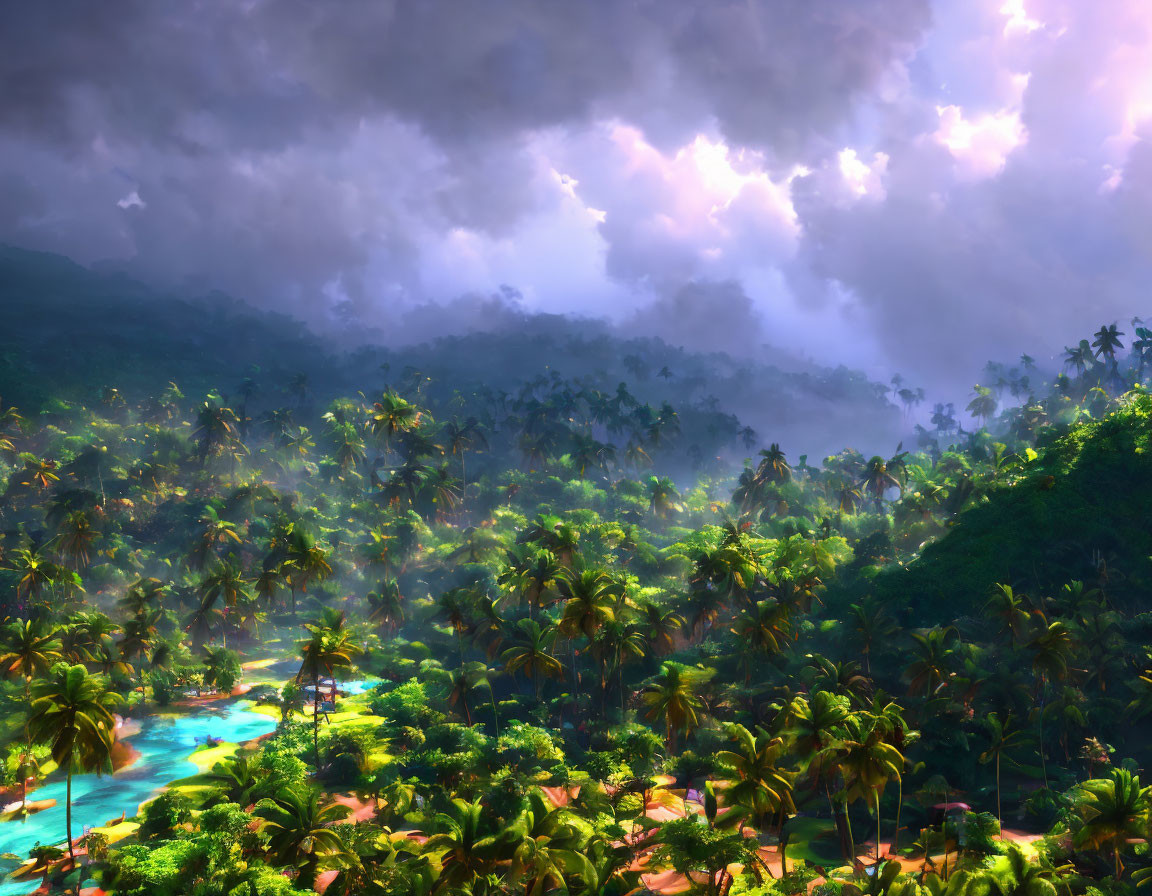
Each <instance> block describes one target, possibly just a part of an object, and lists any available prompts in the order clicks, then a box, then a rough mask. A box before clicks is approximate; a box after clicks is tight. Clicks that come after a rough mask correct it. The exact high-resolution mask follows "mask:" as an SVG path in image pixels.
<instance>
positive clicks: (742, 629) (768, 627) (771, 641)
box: [732, 598, 792, 682]
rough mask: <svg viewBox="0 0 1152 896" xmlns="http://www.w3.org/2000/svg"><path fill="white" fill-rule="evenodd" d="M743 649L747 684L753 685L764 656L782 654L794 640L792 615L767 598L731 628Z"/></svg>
mask: <svg viewBox="0 0 1152 896" xmlns="http://www.w3.org/2000/svg"><path fill="white" fill-rule="evenodd" d="M732 633H733V634H734V635H736V639H737V640H736V643H737V644H739V645H740V649H741V651H742V655H743V659H742V662H743V664H744V680H745V681H746V682H747V681H751V678H752V670H753V668H755V667H756V665H757V664H758V663H759V662H760V661H762V660H763V658H764V657H765V656H770V655H774V654H777V653H780V652H781V651H782V650H783V649H784V647H785V646H786V645H787V643H788V639H789V638H790V637H791V636H792V622H791V613H790V611H789V609H788V608H787V607H786V606H784V605H783V604H781V603H780V602H779V601H776V600H773V599H772V598H768V599H767V600H762V601H760V602H758V603H757V604H756V606H755V607H754V608H752V609H749V610H746V611H745V612H743V613H741V614H740V615H739V616H738V617H737V619H736V624H735V625H734V626H733V628H732Z"/></svg>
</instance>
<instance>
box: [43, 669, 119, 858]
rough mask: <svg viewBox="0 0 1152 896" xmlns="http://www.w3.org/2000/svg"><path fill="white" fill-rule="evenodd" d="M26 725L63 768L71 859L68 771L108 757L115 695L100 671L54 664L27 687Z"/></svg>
mask: <svg viewBox="0 0 1152 896" xmlns="http://www.w3.org/2000/svg"><path fill="white" fill-rule="evenodd" d="M32 696H33V698H34V699H33V702H32V714H31V716H30V717H29V719H28V730H29V732H30V733H31V737H32V740H33V742H35V743H41V744H47V745H48V747H49V749H50V751H51V753H52V758H53V760H55V762H56V764H57V765H58V766H60V767H61V768H62V769H64V771H65V773H66V774H67V780H68V783H67V789H66V790H65V794H66V795H65V799H66V806H67V809H66V814H65V819H66V822H65V823H66V825H67V836H68V855H69V856H70V857H71V859H72V861H73V862H75V861H76V851H75V849H74V848H73V845H72V774H73V772H75V771H81V772H93V771H100V770H102V769H104V768H105V767H107V766H108V765H109V764H110V762H111V760H112V741H113V733H114V731H115V726H116V721H115V719H114V718H113V717H112V713H111V711H110V708H111V707H113V706H115V705H116V704H117V703H118V702H119V701H120V697H119V695H117V694H114V693H111V692H109V691H108V689H107V685H106V683H105V680H104V678H103V677H101V676H96V675H90V674H89V673H88V670H87V669H85V668H84V667H83V666H67V665H64V664H63V663H61V664H59V665H57V666H55V667H54V668H53V669H52V671H51V673H50V674H49V675H48V677H46V678H44V679H41V680H40V681H37V682H36V684H35V686H34V687H33V689H32Z"/></svg>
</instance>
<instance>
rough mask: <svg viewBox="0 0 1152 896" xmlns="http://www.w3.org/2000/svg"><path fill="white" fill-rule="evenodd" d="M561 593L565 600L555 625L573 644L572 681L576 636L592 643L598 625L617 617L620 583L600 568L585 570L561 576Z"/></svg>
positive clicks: (574, 673)
mask: <svg viewBox="0 0 1152 896" xmlns="http://www.w3.org/2000/svg"><path fill="white" fill-rule="evenodd" d="M560 593H561V594H562V595H563V596H564V598H565V600H566V602H565V604H564V610H563V612H562V613H561V615H560V621H559V623H557V626H556V627H557V629H558V630H559V632H560V634H562V635H564V637H566V638H568V640H569V643H570V644H571V645H572V681H573V682H575V681H576V638H577V636H579V635H581V634H582V635H584V637H585V638H587V639H588V641H589V642H592V641H594V640H595V638H596V633H597V632H598V631H599V630H600V627H601V626H602V625H604V624H605V623H607V622H611V621H613V620H614V619H615V618H616V604H617V601H618V600H619V599H620V597H621V586H620V584H619V583H618V582H616V581H615V580H613V579H612V578H611V577H609V575H608V574H607V573H606V572H604V571H603V570H602V569H585V570H581V572H580V573H579V575H576V576H573V577H570V578H566V579H561V580H560ZM601 679H603V674H602V675H601Z"/></svg>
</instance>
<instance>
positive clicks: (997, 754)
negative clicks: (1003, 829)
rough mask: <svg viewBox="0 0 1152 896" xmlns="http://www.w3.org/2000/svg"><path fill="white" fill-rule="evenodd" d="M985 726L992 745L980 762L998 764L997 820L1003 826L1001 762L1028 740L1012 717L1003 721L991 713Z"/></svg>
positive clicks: (983, 754)
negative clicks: (1006, 753)
mask: <svg viewBox="0 0 1152 896" xmlns="http://www.w3.org/2000/svg"><path fill="white" fill-rule="evenodd" d="M984 726H985V728H987V730H988V738H989V740H990V741H991V743H990V744H989V746H988V749H987V750H985V751H984V752H983V753H981V754H980V762H982V763H987V762H995V763H996V820H997V821H998V822H1000V823H1001V824H1003V818H1004V816H1003V815H1002V814H1001V811H1000V760H1001V758H1002V757H1003V755H1004V753H1005V752H1007V751H1010V750H1012V749H1014V748H1016V747H1021V746H1024V745H1025V743H1026V742H1027V740H1028V739H1027V737H1026V736H1025V734H1024V732H1023V731H1022V730H1021V729H1019V728H1016V727H1014V726H1013V725H1012V716H1011V715H1007V716H1005V717H1004V720H1003V721H1001V720H1000V717H999V716H998V715H997V714H996V713H994V712H990V713H988V715H987V716H986V717H985V718H984Z"/></svg>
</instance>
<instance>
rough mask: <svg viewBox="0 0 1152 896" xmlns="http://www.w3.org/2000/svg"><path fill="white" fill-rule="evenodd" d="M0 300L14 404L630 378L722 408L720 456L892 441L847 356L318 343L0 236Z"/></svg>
mask: <svg viewBox="0 0 1152 896" xmlns="http://www.w3.org/2000/svg"><path fill="white" fill-rule="evenodd" d="M0 306H2V307H3V308H4V312H5V324H6V325H5V327H4V328H3V329H2V330H0V396H2V397H3V398H4V399H5V400H8V401H11V402H13V403H15V404H18V405H20V406H21V407H25V408H35V407H39V406H43V404H44V403H45V402H46V401H47V400H49V398H50V397H56V398H61V397H69V398H72V399H76V400H85V399H92V398H94V397H96V396H98V395H99V393H100V390H101V389H103V388H104V387H106V386H113V387H115V388H117V389H119V390H120V391H121V392H123V393H124V394H125V395H127V396H129V397H133V398H139V397H142V396H144V395H148V394H151V393H154V392H156V391H158V390H160V389H162V388H163V387H164V386H165V385H166V384H167V383H168V382H169V381H173V382H176V383H177V384H178V385H179V386H180V388H181V389H183V390H184V391H185V392H186V393H187V394H189V395H196V394H203V393H205V392H207V391H208V390H209V389H220V390H223V391H224V392H225V393H226V394H227V392H228V391H229V390H230V389H232V388H235V387H236V386H238V385H239V382H240V379H242V378H243V377H245V376H248V377H251V378H252V379H254V380H256V381H257V382H258V383H259V384H260V386H261V388H262V390H263V391H264V392H265V393H266V394H268V395H271V394H273V393H275V392H277V391H279V392H285V391H287V390H288V388H289V384H290V383H291V382H292V381H293V380H294V379H297V378H299V377H300V376H301V375H303V376H304V377H306V379H307V389H308V390H309V393H310V396H311V397H312V398H313V399H315V400H316V401H318V402H320V403H323V402H324V401H325V400H326V399H327V398H330V397H333V396H335V395H337V394H341V393H343V392H349V391H358V390H366V389H372V388H382V387H384V386H385V385H387V384H399V383H407V384H408V385H419V387H420V389H421V392H422V394H423V395H424V396H425V397H426V400H428V401H429V402H431V403H432V404H434V405H445V404H447V403H448V402H450V401H451V399H452V396H453V394H454V393H455V392H457V391H459V390H460V389H462V388H472V387H473V386H483V387H485V388H487V389H489V390H491V391H492V393H494V394H499V393H501V392H503V393H508V394H513V393H516V392H517V391H518V390H519V389H521V388H522V387H523V386H524V385H525V384H529V383H532V382H534V381H541V380H542V378H547V377H551V376H553V375H559V376H561V377H563V378H565V379H572V380H580V381H582V382H586V383H587V384H588V385H591V386H594V387H595V388H599V389H602V390H605V391H614V390H615V389H616V388H617V386H618V385H619V384H620V383H622V382H627V383H628V386H629V388H631V389H632V390H633V391H635V392H636V393H637V395H638V396H639V397H641V398H643V399H644V400H645V401H647V402H649V403H652V404H654V405H658V404H660V403H662V402H665V401H668V402H671V403H673V404H675V405H676V406H677V408H679V409H681V413H683V412H684V411H685V410H688V409H690V408H692V407H697V408H700V409H702V410H704V411H706V412H708V413H720V414H727V415H730V417H731V419H730V421H729V422H728V424H727V425H726V428H727V429H728V430H729V432H728V435H729V436H730V437H731V438H730V439H729V440H728V441H729V446H728V447H729V448H730V449H731V453H732V456H733V457H739V456H741V455H742V454H747V453H748V451H749V449H750V448H752V447H753V446H754V445H757V444H758V443H759V442H762V441H766V440H770V441H776V442H780V443H781V444H783V445H785V447H787V448H788V449H789V450H790V451H792V452H793V453H795V454H797V455H799V454H809V455H811V457H812V458H813V459H816V458H820V457H823V456H824V454H826V453H830V452H832V451H834V450H838V449H839V448H841V447H843V445H844V444H845V442H846V440H847V443H848V444H851V445H852V446H853V447H857V448H859V449H860V450H861V451H863V452H865V453H872V452H874V451H889V450H891V448H892V447H893V446H894V445H895V443H896V441H898V439H899V432H900V428H901V426H900V413H899V411H897V409H896V407H895V406H894V405H893V404H891V402H890V401H889V400H888V399H887V398H886V397H885V396H886V389H885V388H884V387H883V386H881V385H879V384H876V383H872V382H869V381H868V379H867V378H866V377H865V376H864V375H863V374H861V373H859V372H856V371H852V370H849V369H847V368H845V367H838V368H835V369H829V368H819V367H815V366H810V367H807V368H806V369H803V370H785V369H781V368H780V367H778V366H776V365H775V364H774V359H773V357H771V355H768V356H766V357H765V358H763V359H762V360H760V361H758V362H753V361H747V360H743V359H741V360H737V359H734V358H732V357H729V356H727V355H724V354H719V353H712V354H707V355H704V354H699V353H694V352H690V351H687V350H684V349H682V348H677V347H674V346H670V345H668V344H667V343H665V342H663V341H662V340H660V339H656V338H645V337H636V338H630V339H622V338H620V337H619V336H617V335H614V334H613V332H612V331H611V330H610V328H609V327H608V325H606V324H604V323H602V322H600V321H595V320H589V319H579V318H571V317H565V316H561V315H548V314H538V315H524V316H523V317H522V319H521V320H520V322H519V326H518V327H516V328H509V327H508V326H507V323H506V322H504V325H503V329H501V330H499V331H496V332H476V333H472V334H469V335H463V336H450V337H444V338H441V339H438V340H435V341H433V342H431V343H423V344H419V345H399V346H397V345H393V346H384V345H363V346H360V347H358V348H353V349H348V348H347V347H346V346H347V345H348V344H350V343H351V344H355V342H354V340H355V339H356V336H355V333H352V334H341V336H340V338H339V339H338V340H337V339H335V338H332V339H329V338H325V337H322V336H319V335H316V334H315V333H313V332H311V331H310V330H308V328H307V327H305V326H304V325H303V324H301V323H300V322H298V321H296V320H294V319H292V318H290V317H288V316H285V315H281V314H274V313H270V312H266V311H260V310H257V309H254V308H252V307H250V306H248V305H245V304H244V303H242V302H240V301H238V300H236V299H234V298H231V297H228V296H224V295H221V294H218V293H217V294H210V295H203V296H195V297H193V296H188V295H171V294H168V293H164V292H160V291H157V290H153V289H150V288H149V287H147V286H146V285H144V284H141V283H139V282H136V281H134V280H131V279H129V278H126V277H124V276H122V275H118V274H106V273H100V272H96V271H92V270H89V269H87V268H84V267H81V266H79V265H77V264H75V263H73V262H71V261H69V260H68V259H66V258H63V257H60V256H57V255H52V254H47V253H37V252H29V251H25V250H21V249H17V248H13V247H0ZM385 335H386V334H385ZM401 341H402V340H401ZM749 430H751V431H749Z"/></svg>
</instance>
